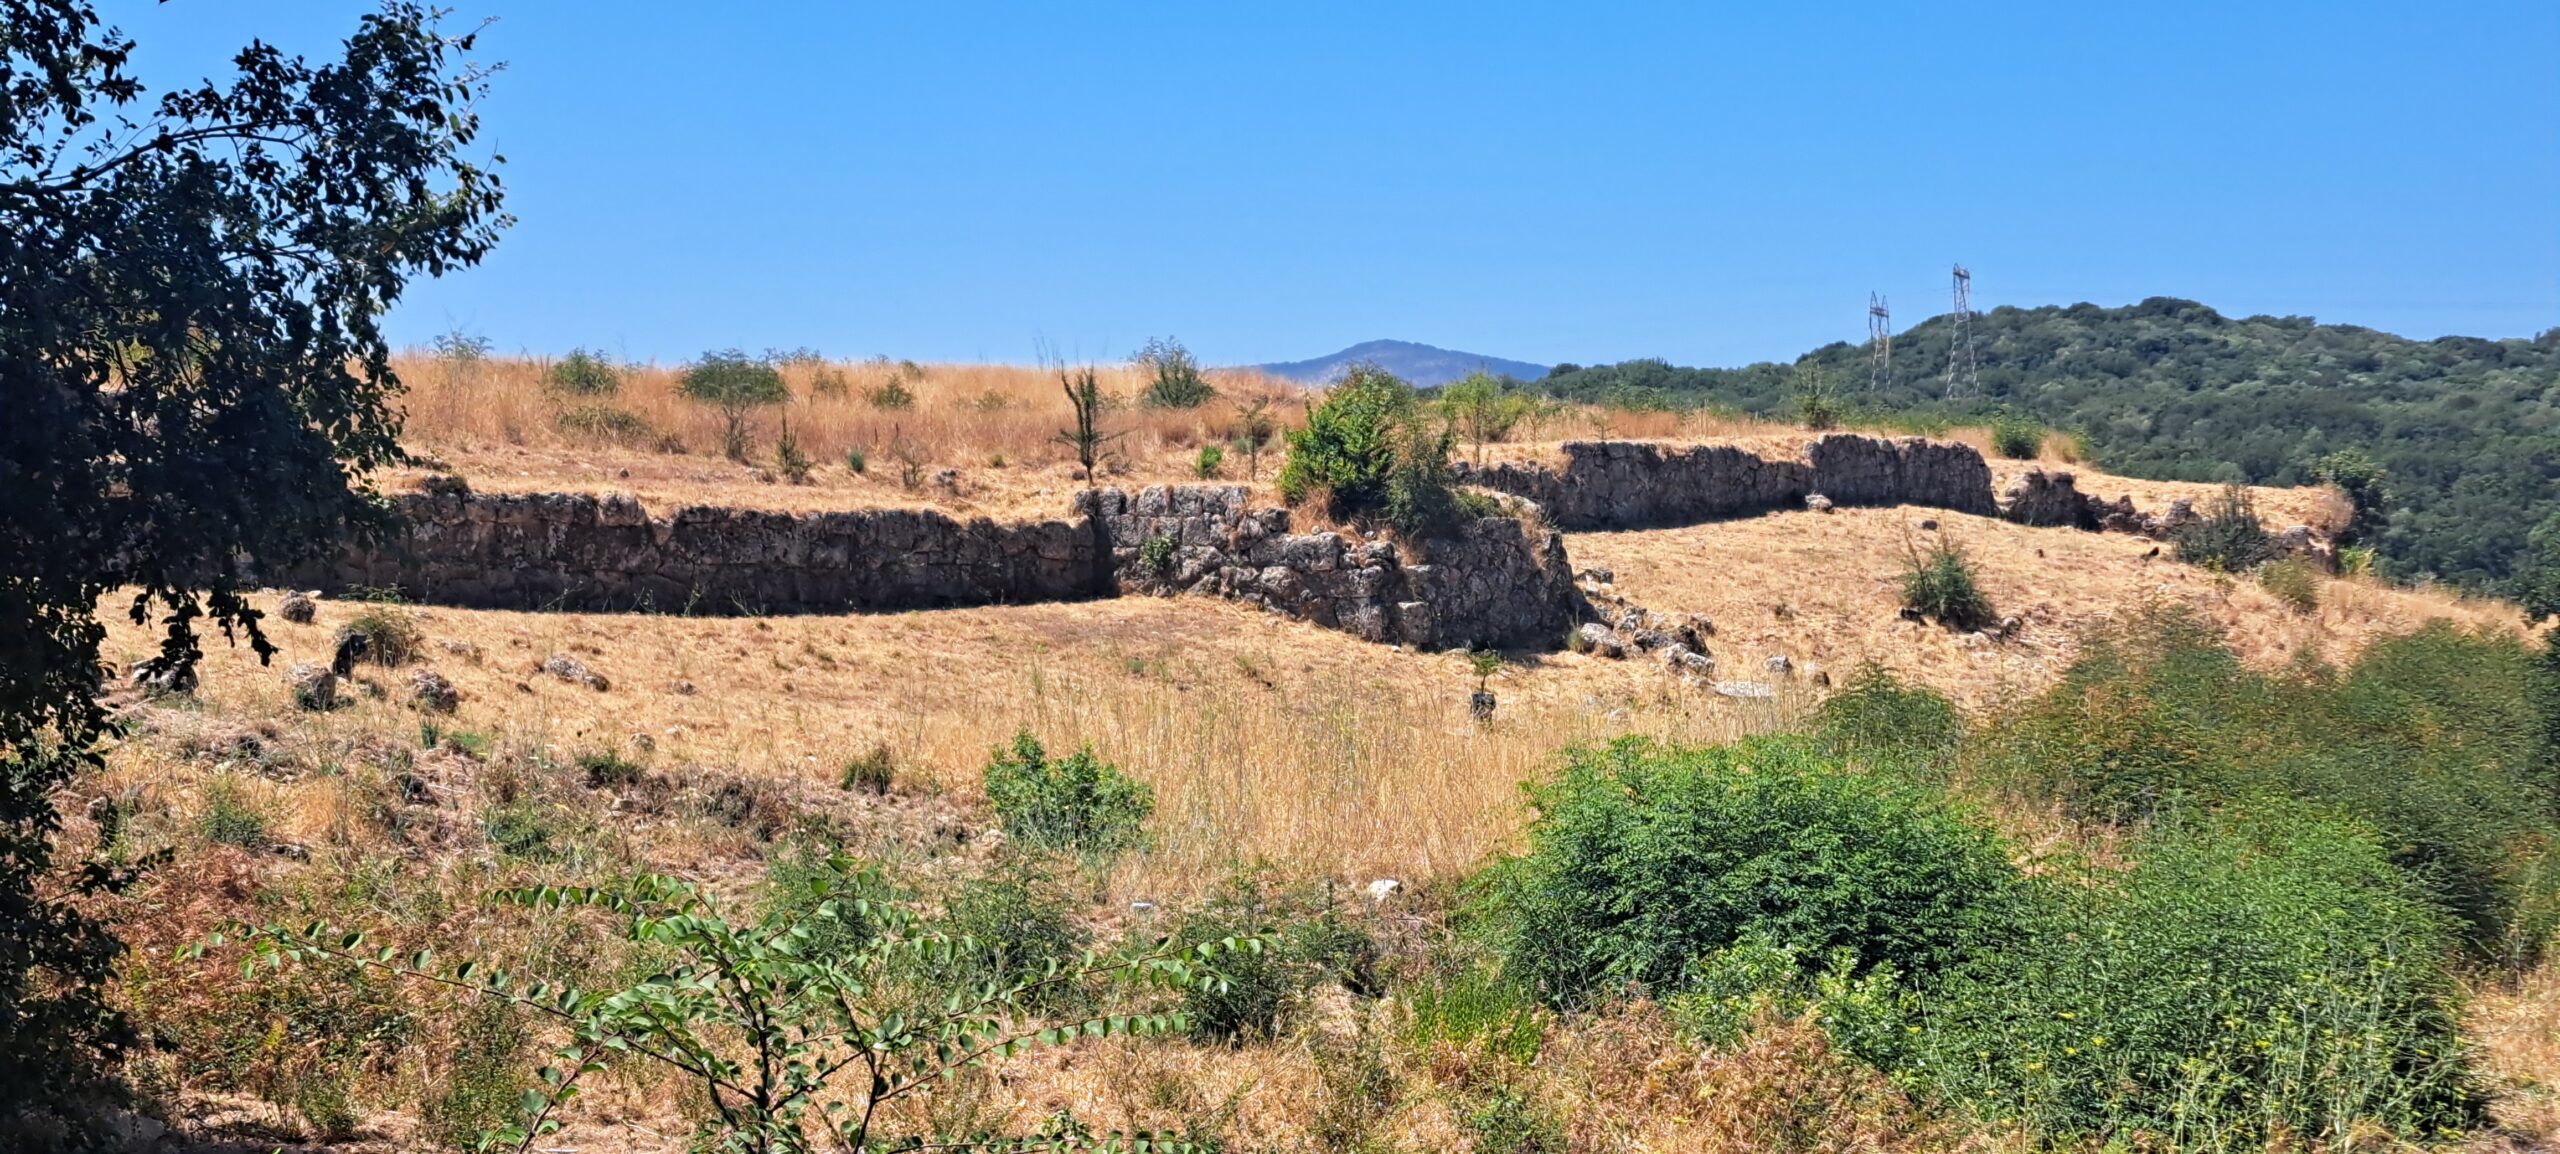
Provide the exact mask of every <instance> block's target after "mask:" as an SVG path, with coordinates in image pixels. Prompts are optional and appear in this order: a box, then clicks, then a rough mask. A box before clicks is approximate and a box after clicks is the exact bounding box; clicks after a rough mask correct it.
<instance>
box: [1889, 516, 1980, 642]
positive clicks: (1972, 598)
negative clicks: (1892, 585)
mask: <svg viewBox="0 0 2560 1154" xmlns="http://www.w3.org/2000/svg"><path fill="white" fill-rule="evenodd" d="M1902 607H1903V608H1905V609H1908V610H1911V611H1912V612H1914V613H1919V614H1921V615H1923V616H1926V617H1930V618H1933V619H1935V620H1936V621H1937V622H1938V623H1939V624H1941V625H1944V626H1946V627H1948V628H1950V629H1982V628H1986V627H1988V626H1989V625H1991V624H1992V622H1993V621H1994V620H1995V619H1996V618H1997V617H1998V616H1999V612H1998V611H1997V610H1995V609H1993V608H1992V607H1991V598H1990V597H1989V596H1988V595H1986V594H1984V593H1983V591H1982V582H1981V579H1980V578H1978V577H1976V576H1975V574H1974V571H1973V559H1972V558H1970V557H1967V556H1965V553H1964V549H1963V548H1962V547H1961V546H1958V545H1957V544H1956V543H1955V542H1954V541H1953V540H1950V539H1949V538H1947V537H1946V536H1945V535H1943V534H1941V535H1940V536H1939V537H1938V539H1937V540H1936V541H1935V542H1933V543H1931V544H1930V546H1929V547H1928V548H1927V549H1919V548H1916V547H1912V546H1909V545H1906V546H1905V547H1904V557H1903V566H1902Z"/></svg>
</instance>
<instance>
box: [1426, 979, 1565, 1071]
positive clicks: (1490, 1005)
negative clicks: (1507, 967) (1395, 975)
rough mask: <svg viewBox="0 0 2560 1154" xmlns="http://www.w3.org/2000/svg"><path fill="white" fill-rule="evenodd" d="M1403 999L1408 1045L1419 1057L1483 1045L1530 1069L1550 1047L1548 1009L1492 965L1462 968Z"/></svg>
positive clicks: (1494, 1053)
mask: <svg viewBox="0 0 2560 1154" xmlns="http://www.w3.org/2000/svg"><path fill="white" fill-rule="evenodd" d="M1402 994H1403V999H1402V1008H1403V1025H1404V1037H1405V1045H1406V1046H1407V1047H1409V1048H1410V1049H1412V1050H1413V1051H1414V1052H1415V1053H1417V1054H1424V1055H1428V1054H1429V1053H1430V1052H1431V1049H1432V1047H1434V1046H1436V1045H1438V1044H1440V1043H1444V1042H1445V1043H1448V1044H1449V1045H1452V1046H1456V1047H1458V1048H1459V1049H1461V1050H1465V1049H1471V1048H1474V1047H1477V1046H1481V1047H1483V1048H1484V1049H1485V1051H1486V1052H1487V1053H1490V1054H1492V1055H1493V1056H1495V1057H1498V1058H1502V1059H1504V1060H1506V1061H1509V1062H1512V1063H1514V1064H1517V1065H1521V1066H1526V1065H1528V1064H1530V1063H1531V1062H1535V1061H1537V1060H1538V1051H1539V1050H1540V1049H1541V1048H1542V1047H1543V1046H1544V1045H1545V1042H1546V1031H1547V1021H1548V1018H1549V1017H1550V1015H1549V1014H1548V1013H1547V1010H1546V1007H1544V1006H1541V1005H1539V1004H1538V999H1537V997H1536V996H1535V995H1534V994H1532V993H1530V992H1529V991H1528V990H1525V989H1523V988H1521V986H1520V984H1519V983H1517V982H1514V981H1512V980H1511V979H1509V978H1507V977H1505V976H1504V975H1503V974H1502V972H1501V971H1500V970H1499V969H1496V968H1495V967H1493V966H1490V965H1482V964H1476V965H1467V966H1463V967H1460V968H1458V969H1456V970H1455V971H1453V972H1450V973H1446V974H1439V975H1434V976H1432V977H1430V978H1427V979H1425V980H1422V981H1419V982H1416V983H1414V984H1412V985H1410V986H1407V987H1406V988H1405V989H1404V990H1403V991H1402Z"/></svg>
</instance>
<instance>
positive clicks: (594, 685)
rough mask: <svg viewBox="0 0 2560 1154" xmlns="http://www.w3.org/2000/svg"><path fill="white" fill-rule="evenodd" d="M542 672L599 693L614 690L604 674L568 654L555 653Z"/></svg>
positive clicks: (545, 661) (544, 664) (544, 662)
mask: <svg viewBox="0 0 2560 1154" xmlns="http://www.w3.org/2000/svg"><path fill="white" fill-rule="evenodd" d="M542 671H543V672H544V673H548V674H550V675H552V676H553V677H557V678H559V679H560V680H562V681H573V682H576V683H577V684H580V685H583V686H586V687H587V688H589V689H592V690H595V691H596V692H598V693H602V692H604V691H605V690H608V689H611V688H613V683H612V682H611V681H608V680H606V679H605V675H604V674H601V673H598V672H596V671H595V670H592V669H589V668H587V663H586V662H583V661H580V660H578V659H577V658H575V657H571V656H569V655H568V654H566V653H554V654H552V655H551V656H550V657H549V658H547V659H545V660H544V661H543V663H542Z"/></svg>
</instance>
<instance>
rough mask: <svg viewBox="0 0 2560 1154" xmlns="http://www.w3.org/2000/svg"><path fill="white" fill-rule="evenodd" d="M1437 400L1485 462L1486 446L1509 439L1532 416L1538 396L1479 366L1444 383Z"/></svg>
mask: <svg viewBox="0 0 2560 1154" xmlns="http://www.w3.org/2000/svg"><path fill="white" fill-rule="evenodd" d="M1435 403H1436V404H1437V405H1438V406H1439V408H1440V411H1441V412H1442V413H1443V414H1445V415H1446V416H1447V418H1448V420H1449V422H1450V424H1452V425H1454V426H1455V427H1456V428H1457V430H1458V432H1459V433H1460V434H1462V435H1464V436H1465V437H1466V439H1467V443H1468V444H1470V445H1473V446H1474V447H1475V460H1476V464H1478V465H1482V464H1484V447H1485V446H1486V445H1488V444H1492V443H1495V442H1499V441H1505V440H1509V439H1510V438H1511V433H1512V430H1514V429H1517V428H1519V427H1520V423H1521V422H1522V421H1525V420H1527V419H1528V418H1529V414H1530V412H1531V410H1532V409H1533V408H1535V406H1536V399H1535V398H1533V397H1531V396H1530V395H1529V394H1527V393H1524V392H1520V391H1518V390H1514V389H1511V388H1507V387H1505V386H1504V385H1503V383H1502V381H1501V380H1499V379H1498V378H1496V377H1494V376H1493V375H1492V374H1490V373H1487V372H1485V371H1484V370H1482V369H1478V370H1476V371H1475V372H1472V373H1468V374H1467V375H1466V376H1465V377H1463V378H1460V379H1459V380H1456V381H1453V382H1451V383H1449V384H1448V385H1445V386H1443V387H1442V388H1441V390H1440V395H1439V397H1438V398H1437V399H1436V402H1435Z"/></svg>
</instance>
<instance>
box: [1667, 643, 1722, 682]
mask: <svg viewBox="0 0 2560 1154" xmlns="http://www.w3.org/2000/svg"><path fill="white" fill-rule="evenodd" d="M1663 664H1665V665H1668V666H1670V667H1671V671H1672V672H1674V673H1687V674H1695V675H1697V676H1699V677H1713V676H1715V674H1716V659H1715V658H1713V657H1710V656H1708V655H1706V654H1705V653H1702V652H1700V651H1698V650H1695V649H1691V648H1689V647H1688V646H1686V645H1674V646H1672V647H1671V648H1670V649H1669V650H1667V651H1665V652H1664V653H1663Z"/></svg>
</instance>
